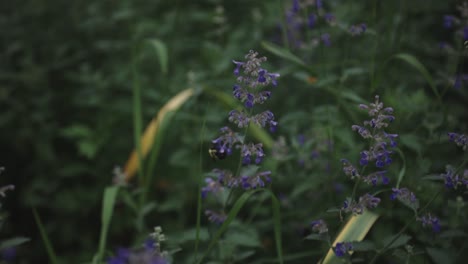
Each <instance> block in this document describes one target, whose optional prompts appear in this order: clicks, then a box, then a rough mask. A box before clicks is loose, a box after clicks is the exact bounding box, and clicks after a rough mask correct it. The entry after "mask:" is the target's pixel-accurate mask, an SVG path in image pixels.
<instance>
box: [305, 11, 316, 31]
mask: <svg viewBox="0 0 468 264" xmlns="http://www.w3.org/2000/svg"><path fill="white" fill-rule="evenodd" d="M316 23H317V16H316V15H315V14H314V13H312V14H310V15H309V18H308V19H307V26H309V28H310V29H313V28H314V27H315V24H316Z"/></svg>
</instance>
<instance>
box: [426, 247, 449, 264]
mask: <svg viewBox="0 0 468 264" xmlns="http://www.w3.org/2000/svg"><path fill="white" fill-rule="evenodd" d="M426 251H427V254H428V255H429V256H430V257H431V259H432V260H433V261H434V263H436V264H451V263H455V261H454V259H453V257H452V256H455V255H456V254H455V252H453V251H452V250H442V249H439V248H426ZM451 251H452V252H451Z"/></svg>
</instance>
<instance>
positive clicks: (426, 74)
mask: <svg viewBox="0 0 468 264" xmlns="http://www.w3.org/2000/svg"><path fill="white" fill-rule="evenodd" d="M394 57H395V58H396V59H400V60H402V61H404V62H406V63H408V64H409V65H411V66H413V67H414V68H415V69H416V70H418V71H419V73H421V75H422V76H423V77H424V79H426V81H427V83H428V84H429V86H430V87H431V89H432V91H433V92H434V94H435V95H436V96H437V98H438V99H439V101H440V100H441V98H440V94H439V91H437V87H436V86H435V83H434V81H433V80H432V77H431V74H430V73H429V71H428V70H427V69H426V67H424V65H423V64H422V63H421V62H420V61H419V60H418V59H417V58H416V57H414V56H413V55H410V54H406V53H400V54H397V55H395V56H394Z"/></svg>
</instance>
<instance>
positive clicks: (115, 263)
mask: <svg viewBox="0 0 468 264" xmlns="http://www.w3.org/2000/svg"><path fill="white" fill-rule="evenodd" d="M129 257H130V250H129V249H126V248H119V249H118V250H117V255H116V256H114V257H111V258H109V259H108V260H107V264H126V263H127V260H128V258H129Z"/></svg>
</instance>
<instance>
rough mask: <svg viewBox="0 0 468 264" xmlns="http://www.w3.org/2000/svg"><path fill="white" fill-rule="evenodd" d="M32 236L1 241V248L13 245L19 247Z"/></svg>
mask: <svg viewBox="0 0 468 264" xmlns="http://www.w3.org/2000/svg"><path fill="white" fill-rule="evenodd" d="M30 240H31V239H30V238H27V237H13V238H10V239H6V240H3V241H2V242H1V243H0V250H4V249H7V248H11V247H17V246H19V245H21V244H23V243H26V242H28V241H30Z"/></svg>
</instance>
